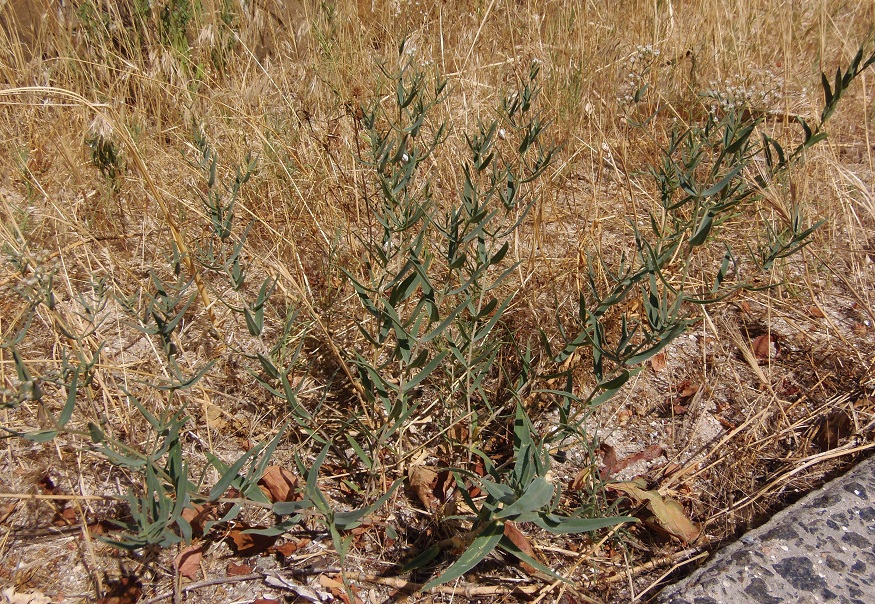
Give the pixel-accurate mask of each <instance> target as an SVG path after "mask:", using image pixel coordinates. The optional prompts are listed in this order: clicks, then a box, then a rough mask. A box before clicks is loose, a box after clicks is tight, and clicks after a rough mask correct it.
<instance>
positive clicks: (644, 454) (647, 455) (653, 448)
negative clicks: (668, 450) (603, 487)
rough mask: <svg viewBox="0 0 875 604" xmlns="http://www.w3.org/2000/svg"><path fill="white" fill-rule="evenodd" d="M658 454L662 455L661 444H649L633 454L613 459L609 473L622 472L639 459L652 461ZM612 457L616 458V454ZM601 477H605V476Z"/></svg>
mask: <svg viewBox="0 0 875 604" xmlns="http://www.w3.org/2000/svg"><path fill="white" fill-rule="evenodd" d="M660 455H662V446H661V445H650V446H649V447H647V448H646V449H644V450H643V451H641V452H640V453H635V454H634V455H630V456H629V457H624V458H623V459H621V460H620V461H615V462H614V465H613V466H612V468H611V472H610V474H616V473H617V472H622V471H623V470H625V469H626V468H628V467H629V466H631V465H632V464H634V463H638V462H639V461H653V460H654V459H656V458H657V457H659V456H660ZM614 459H615V460H616V456H615V457H614ZM606 469H607V468H606ZM603 477H604V478H606V476H603Z"/></svg>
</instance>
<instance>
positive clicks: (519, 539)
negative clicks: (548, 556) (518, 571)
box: [504, 520, 538, 575]
mask: <svg viewBox="0 0 875 604" xmlns="http://www.w3.org/2000/svg"><path fill="white" fill-rule="evenodd" d="M504 536H505V537H507V538H508V539H510V540H511V541H512V542H513V544H514V545H516V546H517V547H518V548H520V551H522V552H523V553H524V554H526V555H527V556H529V557H531V558H535V550H534V549H533V548H532V544H531V543H529V540H528V539H526V536H525V535H523V534H522V533H521V532H520V530H519V529H518V528H517V527H516V525H515V524H514V523H513V522H511V521H510V520H508V521H505V523H504ZM535 559H536V560H537V558H535ZM520 566H521V567H522V569H523V570H524V571H526V572H527V573H529V574H530V575H533V574H535V573H536V572H538V569H536V568H535V567H534V566H532V565H531V564H529V563H528V562H523V561H522V560H520Z"/></svg>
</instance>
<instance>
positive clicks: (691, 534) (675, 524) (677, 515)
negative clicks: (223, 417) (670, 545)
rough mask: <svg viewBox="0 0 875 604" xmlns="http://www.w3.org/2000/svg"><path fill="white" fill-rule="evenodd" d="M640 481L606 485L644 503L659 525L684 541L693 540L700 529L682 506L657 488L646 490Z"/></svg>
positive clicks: (689, 541) (637, 501)
mask: <svg viewBox="0 0 875 604" xmlns="http://www.w3.org/2000/svg"><path fill="white" fill-rule="evenodd" d="M642 482H643V481H633V482H618V483H615V484H611V485H608V487H609V488H611V489H613V490H615V491H621V492H623V493H626V494H627V495H628V496H629V497H630V498H631V499H632V500H633V501H635V502H636V503H646V504H647V508H648V509H649V510H650V511H651V512H653V515H654V516H656V520H657V522H658V523H659V525H660V526H661V527H662V528H664V529H665V530H666V531H668V532H669V533H671V534H672V535H674V536H675V537H679V538H681V539H683V540H684V541H685V542H686V543H691V542H693V541H695V540H696V538H697V537H698V536H699V533H700V532H701V530H702V529H701V528H700V527H699V526H698V525H697V524H696V523H694V522H693V521H692V520H690V519H689V518H688V517H687V515H686V513H685V512H684V507H683V506H682V505H681V504H680V503H678V502H677V501H675V500H674V499H671V498H670V497H663V496H662V495H660V494H659V491H658V490H655V489H654V490H647V489H646V485H644V484H642Z"/></svg>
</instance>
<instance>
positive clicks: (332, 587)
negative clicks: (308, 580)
mask: <svg viewBox="0 0 875 604" xmlns="http://www.w3.org/2000/svg"><path fill="white" fill-rule="evenodd" d="M319 585H321V586H322V587H324V588H325V589H327V590H329V591H330V592H331V595H333V596H334V597H335V598H337V599H339V600H340V601H341V602H344V604H350V600H349V594H348V593H347V591H346V586H345V585H344V584H343V583H342V582H340V581H338V580H337V579H333V578H331V577H329V576H328V575H319ZM351 590H352V592H353V595H354V596H355V604H361V602H362V600H361V598H359V597H358V594H357V593H356V592H358V587H356V586H355V585H353V586H351Z"/></svg>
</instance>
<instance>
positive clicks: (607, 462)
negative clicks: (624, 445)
mask: <svg viewBox="0 0 875 604" xmlns="http://www.w3.org/2000/svg"><path fill="white" fill-rule="evenodd" d="M599 449H601V451H602V464H603V465H602V469H601V471H600V472H599V474H600V475H601V477H602V478H607V477H608V476H610V475H611V474H613V473H614V472H615V470H614V467H615V466H616V465H617V452H616V450H614V447H612V446H611V445H609V444H608V443H602V444H601V445H599Z"/></svg>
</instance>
